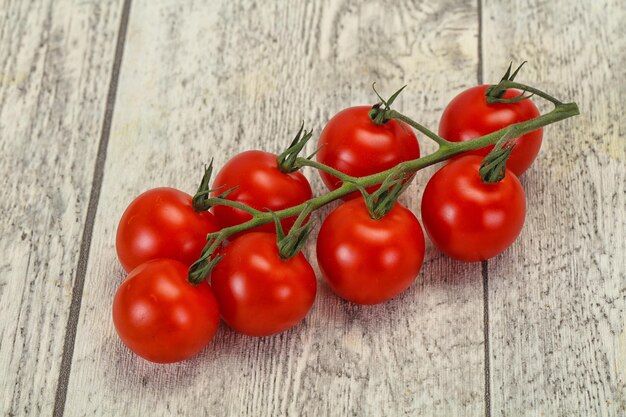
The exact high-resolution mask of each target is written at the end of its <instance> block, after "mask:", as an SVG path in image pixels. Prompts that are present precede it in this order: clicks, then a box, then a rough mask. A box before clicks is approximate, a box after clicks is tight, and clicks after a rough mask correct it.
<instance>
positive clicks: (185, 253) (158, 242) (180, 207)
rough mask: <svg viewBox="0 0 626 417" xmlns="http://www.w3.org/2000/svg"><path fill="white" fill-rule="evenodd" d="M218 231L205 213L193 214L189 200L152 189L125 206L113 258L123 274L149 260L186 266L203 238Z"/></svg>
mask: <svg viewBox="0 0 626 417" xmlns="http://www.w3.org/2000/svg"><path fill="white" fill-rule="evenodd" d="M218 230H219V224H218V222H217V219H216V218H215V217H214V216H213V215H212V214H211V213H209V212H202V213H196V212H195V211H194V209H193V207H192V205H191V196H190V195H189V194H186V193H184V192H182V191H179V190H176V189H174V188H155V189H152V190H149V191H146V192H145V193H143V194H141V195H140V196H139V197H137V198H136V199H135V200H133V202H132V203H130V205H129V206H128V208H127V209H126V211H125V212H124V214H123V215H122V218H121V220H120V222H119V225H118V227H117V237H116V244H115V247H116V249H117V257H118V258H119V260H120V262H121V263H122V266H123V267H124V269H125V270H126V272H130V271H132V270H133V269H134V268H136V267H137V266H139V265H140V264H142V263H144V262H146V261H149V260H151V259H159V258H168V259H175V260H177V261H180V262H182V263H184V264H185V265H187V266H189V265H191V264H192V263H193V262H195V261H196V259H198V257H199V256H200V253H201V252H202V248H203V247H204V245H205V243H206V235H207V234H208V233H211V232H215V231H218Z"/></svg>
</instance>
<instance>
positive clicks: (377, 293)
mask: <svg viewBox="0 0 626 417" xmlns="http://www.w3.org/2000/svg"><path fill="white" fill-rule="evenodd" d="M423 260H424V234H423V233H422V228H421V226H420V224H419V222H418V220H417V218H416V217H415V215H414V214H413V213H411V212H410V211H409V210H408V209H407V208H405V207H404V206H402V205H401V204H400V203H396V204H395V206H394V207H393V208H392V209H391V211H389V213H387V214H386V215H385V216H384V217H382V218H381V219H379V220H375V219H373V218H372V217H370V214H369V211H368V209H367V207H366V205H365V202H364V200H363V199H362V198H360V199H354V200H350V201H348V202H346V203H343V204H342V205H340V206H339V207H337V208H336V209H335V210H333V211H332V212H331V213H330V215H329V216H328V217H327V218H326V220H324V223H322V227H321V229H320V232H319V236H318V238H317V261H318V264H319V267H320V269H321V271H322V273H323V275H324V279H325V280H326V282H327V283H328V285H329V286H330V288H331V289H332V290H333V291H334V292H335V293H336V294H337V295H339V296H340V297H342V298H344V299H346V300H348V301H351V302H353V303H357V304H377V303H382V302H384V301H387V300H389V299H391V298H393V297H395V296H396V295H398V294H400V293H401V292H402V291H404V290H406V289H407V288H408V287H409V286H410V285H411V283H413V281H415V278H416V277H417V274H418V273H419V271H420V268H421V267H422V261H423Z"/></svg>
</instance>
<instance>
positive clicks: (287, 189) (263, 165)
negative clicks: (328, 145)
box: [213, 151, 313, 233]
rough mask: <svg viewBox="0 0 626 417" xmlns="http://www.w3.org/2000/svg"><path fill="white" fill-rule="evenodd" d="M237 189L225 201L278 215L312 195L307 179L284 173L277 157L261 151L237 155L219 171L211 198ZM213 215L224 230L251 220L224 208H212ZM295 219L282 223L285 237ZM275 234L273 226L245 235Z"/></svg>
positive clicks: (232, 209)
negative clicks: (263, 232)
mask: <svg viewBox="0 0 626 417" xmlns="http://www.w3.org/2000/svg"><path fill="white" fill-rule="evenodd" d="M233 187H237V188H235V189H234V191H233V192H231V193H230V194H228V196H227V197H226V198H227V199H229V200H233V201H237V202H240V203H243V204H245V205H247V206H249V207H252V208H255V209H257V210H263V211H266V210H268V209H269V210H272V211H278V210H282V209H285V208H288V207H291V206H295V205H298V204H301V203H304V202H305V201H307V200H309V199H310V198H311V197H312V195H313V193H312V191H311V186H310V185H309V182H308V181H307V179H306V178H305V177H304V175H302V173H300V172H297V171H296V172H291V173H283V172H281V171H280V170H279V169H278V163H277V161H276V155H274V154H271V153H268V152H262V151H247V152H243V153H240V154H239V155H236V156H235V157H234V158H232V159H231V160H230V161H228V162H227V163H226V165H224V167H222V169H221V170H220V172H219V173H218V174H217V176H216V177H215V181H214V182H213V189H217V191H216V192H215V193H214V194H213V195H214V196H216V195H218V194H220V193H222V192H224V191H227V190H229V189H231V188H233ZM213 213H215V216H216V217H217V219H218V220H219V222H220V224H221V225H222V226H224V227H228V226H233V225H236V224H240V223H243V222H246V221H248V220H250V219H251V218H252V216H251V215H250V214H248V213H246V212H244V211H242V210H239V209H237V208H233V207H227V206H215V207H213ZM295 220H296V217H290V218H287V219H283V220H281V224H282V226H283V229H284V230H285V233H287V232H288V231H289V229H290V228H291V226H292V225H293V223H294V221H295ZM250 231H267V232H273V231H275V228H274V224H273V223H270V224H266V225H263V226H259V227H257V228H254V229H251V230H248V231H246V233H249V232H250Z"/></svg>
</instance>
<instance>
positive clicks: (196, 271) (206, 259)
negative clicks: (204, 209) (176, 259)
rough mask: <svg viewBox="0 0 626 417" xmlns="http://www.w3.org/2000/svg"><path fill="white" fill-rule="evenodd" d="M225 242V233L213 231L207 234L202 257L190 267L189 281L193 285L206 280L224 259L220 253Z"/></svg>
mask: <svg viewBox="0 0 626 417" xmlns="http://www.w3.org/2000/svg"><path fill="white" fill-rule="evenodd" d="M223 243H224V235H223V234H221V233H220V232H217V233H215V234H214V233H211V234H209V235H208V236H207V244H206V246H205V247H204V249H202V253H201V254H200V258H198V260H197V261H195V262H194V263H193V264H191V266H190V267H189V270H188V272H187V282H189V283H190V284H191V285H198V284H200V283H201V282H202V281H204V280H205V279H206V278H207V277H208V276H209V275H210V274H211V271H212V270H213V268H215V266H216V265H217V264H218V263H219V262H220V261H221V260H222V258H223V257H224V256H223V255H219V251H220V250H221V249H222V246H223Z"/></svg>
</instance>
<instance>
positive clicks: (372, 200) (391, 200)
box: [355, 174, 414, 220]
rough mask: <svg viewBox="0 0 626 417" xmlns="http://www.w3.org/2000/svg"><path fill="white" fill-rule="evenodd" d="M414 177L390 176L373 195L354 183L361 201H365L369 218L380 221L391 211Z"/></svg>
mask: <svg viewBox="0 0 626 417" xmlns="http://www.w3.org/2000/svg"><path fill="white" fill-rule="evenodd" d="M413 177H414V175H412V174H410V175H400V176H395V175H390V176H388V177H387V178H386V179H385V180H384V181H383V183H382V184H381V185H380V187H379V188H378V189H377V190H376V191H374V192H373V193H371V194H370V193H368V192H367V190H366V189H365V187H363V186H362V185H360V184H358V183H355V184H356V186H357V188H358V189H359V191H360V192H361V194H362V195H363V199H364V200H365V206H366V207H367V210H368V211H369V213H370V217H371V218H372V219H374V220H380V219H382V218H383V217H384V216H385V215H387V213H389V212H390V211H391V209H393V207H394V206H395V205H396V202H397V201H398V198H399V197H400V195H401V194H402V193H403V192H404V191H405V190H406V189H407V188H408V186H409V185H410V184H411V180H412V179H413Z"/></svg>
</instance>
